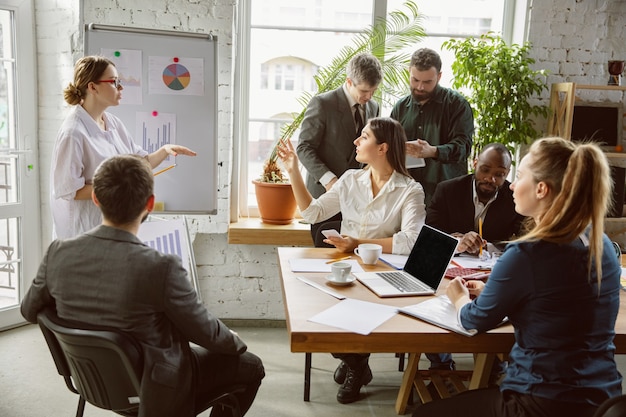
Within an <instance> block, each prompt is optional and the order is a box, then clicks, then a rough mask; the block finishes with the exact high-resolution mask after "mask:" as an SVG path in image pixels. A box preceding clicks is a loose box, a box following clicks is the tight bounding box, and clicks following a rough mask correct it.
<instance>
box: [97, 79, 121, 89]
mask: <svg viewBox="0 0 626 417" xmlns="http://www.w3.org/2000/svg"><path fill="white" fill-rule="evenodd" d="M94 82H96V83H109V84H113V87H115V88H120V86H121V85H122V80H120V79H119V78H113V79H112V80H98V81H94Z"/></svg>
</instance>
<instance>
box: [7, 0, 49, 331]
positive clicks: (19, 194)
mask: <svg viewBox="0 0 626 417" xmlns="http://www.w3.org/2000/svg"><path fill="white" fill-rule="evenodd" d="M33 28H34V22H33V9H32V0H0V329H4V328H7V327H11V326H14V325H16V324H18V323H21V322H23V321H24V319H23V318H22V317H21V315H20V312H19V304H20V301H21V299H22V297H23V295H24V293H25V283H30V281H31V280H32V278H33V277H34V276H35V273H36V269H37V266H38V264H39V261H40V259H41V244H40V241H41V240H40V237H41V236H40V235H41V228H40V226H39V225H40V217H39V186H38V183H39V178H38V177H39V170H38V162H37V161H38V159H37V143H36V132H37V116H36V115H37V107H36V101H35V100H36V94H35V91H36V82H37V80H36V71H35V70H36V68H37V66H36V63H35V43H34V36H33V31H34V29H33Z"/></svg>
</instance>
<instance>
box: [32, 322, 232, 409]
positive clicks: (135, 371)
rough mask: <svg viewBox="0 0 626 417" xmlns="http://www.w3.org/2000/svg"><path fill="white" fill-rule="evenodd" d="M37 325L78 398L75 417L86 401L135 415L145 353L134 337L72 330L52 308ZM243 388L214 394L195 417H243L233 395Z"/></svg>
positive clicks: (83, 407) (108, 332) (107, 332)
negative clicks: (215, 412) (216, 416)
mask: <svg viewBox="0 0 626 417" xmlns="http://www.w3.org/2000/svg"><path fill="white" fill-rule="evenodd" d="M37 322H38V324H39V328H40V329H41V332H42V333H43V335H44V337H45V339H46V342H47V343H48V348H49V349H50V353H51V354H52V358H53V359H54V363H55V365H56V367H57V371H58V373H59V375H61V376H62V377H63V378H64V379H65V385H67V388H68V389H69V390H70V391H72V392H73V393H76V394H78V396H79V398H78V408H77V409H76V417H82V416H83V413H84V410H85V402H88V403H90V404H92V405H95V406H96V407H99V408H103V409H105V410H111V411H113V412H115V413H117V414H120V415H123V416H137V415H138V413H139V403H140V398H139V392H140V386H141V375H142V370H143V350H142V348H141V345H140V344H139V343H138V342H137V341H136V340H135V339H134V338H133V337H132V336H130V335H129V334H127V333H124V332H122V331H119V330H116V329H80V328H76V327H73V326H72V325H70V324H68V323H66V322H64V321H63V320H61V319H59V318H58V317H57V316H56V314H55V313H54V312H52V311H50V310H44V311H42V312H41V313H39V315H38V316H37ZM85 327H87V326H85ZM74 384H76V385H74ZM243 390H244V387H242V386H236V387H232V389H230V390H225V391H220V392H216V393H215V395H213V396H212V397H210V398H209V399H208V400H207V402H206V403H205V404H202V407H199V410H197V413H200V412H202V411H204V410H206V409H208V408H210V407H214V406H221V407H227V408H229V409H230V410H231V411H232V415H233V417H241V411H240V410H239V402H238V400H237V397H236V396H235V395H234V394H235V393H238V392H242V391H243Z"/></svg>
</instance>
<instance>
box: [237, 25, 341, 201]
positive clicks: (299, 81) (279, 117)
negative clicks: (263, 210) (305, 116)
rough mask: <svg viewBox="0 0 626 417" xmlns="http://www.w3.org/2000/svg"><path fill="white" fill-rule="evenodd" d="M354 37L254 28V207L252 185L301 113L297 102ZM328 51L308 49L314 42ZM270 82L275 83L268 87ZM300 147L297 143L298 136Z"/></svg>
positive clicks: (250, 172)
mask: <svg viewBox="0 0 626 417" xmlns="http://www.w3.org/2000/svg"><path fill="white" fill-rule="evenodd" d="M352 36H353V35H352V34H350V33H341V32H314V31H298V30H277V29H252V30H251V39H252V41H251V42H252V45H251V48H250V84H249V85H250V95H249V100H248V103H249V115H250V119H249V124H248V176H247V178H248V181H247V185H248V205H249V206H252V207H255V206H256V197H255V195H254V188H252V187H250V184H251V181H252V180H254V179H258V178H259V177H260V176H261V173H262V167H263V162H264V161H265V159H266V158H267V156H268V153H269V150H270V148H271V144H272V142H273V141H274V140H275V139H276V138H278V137H279V135H280V131H281V126H282V125H283V124H285V123H288V122H290V121H291V120H292V116H291V115H292V114H293V113H294V112H296V113H299V112H300V111H301V110H302V105H301V104H300V103H298V101H297V99H298V97H300V96H301V94H302V93H303V92H304V91H308V92H311V93H314V92H315V90H314V89H315V82H314V81H313V76H314V75H315V74H316V72H317V71H318V69H319V68H320V67H322V66H325V65H327V64H329V63H330V61H331V59H332V58H333V57H334V56H335V55H336V54H337V53H338V52H339V50H340V49H341V48H342V47H344V46H345V45H347V44H349V43H350V42H352ZM313 41H314V42H316V43H319V44H320V45H324V48H308V47H303V45H311V44H312V42H313ZM267 78H269V79H270V80H271V82H270V83H269V85H268V83H267V82H266V81H265V80H266V79H267ZM293 139H294V144H295V143H296V142H297V133H296V135H295V137H294V138H293Z"/></svg>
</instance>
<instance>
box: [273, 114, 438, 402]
mask: <svg viewBox="0 0 626 417" xmlns="http://www.w3.org/2000/svg"><path fill="white" fill-rule="evenodd" d="M354 144H355V145H356V160H357V161H358V162H360V163H362V164H366V166H365V168H363V169H350V170H348V171H346V172H345V173H344V174H343V175H342V176H341V178H339V180H338V181H337V182H336V183H335V184H334V185H333V186H332V188H331V189H330V190H328V191H327V192H326V193H324V194H322V195H321V196H320V197H319V198H317V199H314V198H313V197H312V196H311V194H310V193H309V191H308V190H307V188H306V185H305V184H304V181H303V179H302V175H301V174H300V169H299V166H298V157H297V155H296V152H295V151H294V149H293V146H292V145H291V142H289V141H287V142H286V143H283V144H281V145H280V146H279V147H278V156H279V158H280V159H281V161H282V162H283V163H284V165H285V169H286V170H287V173H288V174H289V178H290V180H291V186H292V188H293V193H294V195H295V197H296V202H297V203H298V207H300V211H301V212H302V217H304V219H305V220H306V221H308V222H310V223H312V224H313V223H319V222H321V221H324V220H326V219H328V218H330V217H332V216H334V215H335V214H337V213H338V212H341V215H342V218H343V219H342V221H341V231H340V233H341V235H342V236H341V237H330V238H328V239H325V240H324V242H326V243H329V244H331V245H334V246H336V247H337V248H338V249H340V250H342V251H344V252H352V251H353V250H354V248H356V247H357V246H358V245H359V244H361V243H377V244H379V245H381V246H382V247H383V252H386V253H396V254H404V255H406V254H409V252H410V251H411V249H412V248H413V244H414V243H415V241H416V240H417V235H418V234H419V231H420V230H421V228H422V226H423V225H424V221H425V219H426V210H425V206H424V190H423V189H422V186H421V185H420V184H419V183H417V182H415V180H414V179H413V178H412V177H411V176H410V175H409V173H408V171H407V169H406V135H405V133H404V129H403V128H402V125H401V124H400V123H398V122H397V121H395V120H393V119H391V118H388V117H377V118H374V119H370V121H369V122H368V124H367V125H366V126H365V127H364V128H363V131H362V132H361V136H359V137H358V138H356V139H355V140H354ZM332 355H333V356H334V357H335V358H338V359H341V364H339V366H338V367H337V370H336V371H335V373H334V380H335V382H337V383H338V384H341V387H340V388H339V391H338V392H337V401H339V402H340V403H342V404H348V403H352V402H354V401H357V400H358V399H359V394H360V390H361V387H362V386H363V385H367V384H369V383H370V381H371V380H372V371H371V369H370V367H369V364H368V362H369V353H333V354H332Z"/></svg>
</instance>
